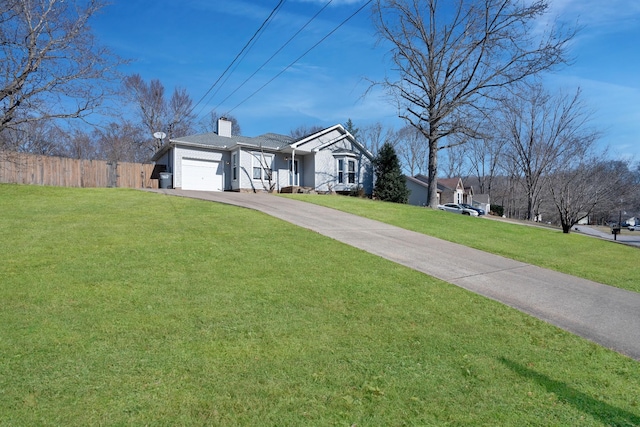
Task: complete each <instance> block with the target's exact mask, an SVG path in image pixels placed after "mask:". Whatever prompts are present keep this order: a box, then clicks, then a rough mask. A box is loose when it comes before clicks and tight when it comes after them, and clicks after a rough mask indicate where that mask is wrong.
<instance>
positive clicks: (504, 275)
mask: <svg viewBox="0 0 640 427" xmlns="http://www.w3.org/2000/svg"><path fill="white" fill-rule="evenodd" d="M149 191H153V192H157V193H162V194H166V195H172V196H182V197H189V198H195V199H201V200H208V201H212V202H219V203H226V204H230V205H235V206H240V207H244V208H249V209H255V210H258V211H261V212H264V213H266V214H268V215H271V216H274V217H276V218H280V219H282V220H284V221H287V222H290V223H292V224H295V225H298V226H300V227H304V228H307V229H309V230H313V231H315V232H317V233H320V234H323V235H325V236H328V237H330V238H332V239H335V240H338V241H340V242H343V243H346V244H348V245H351V246H354V247H356V248H359V249H362V250H365V251H367V252H370V253H372V254H375V255H378V256H381V257H383V258H386V259H388V260H391V261H394V262H396V263H398V264H402V265H404V266H406V267H409V268H412V269H414V270H417V271H420V272H423V273H425V274H428V275H430V276H433V277H436V278H438V279H441V280H444V281H446V282H449V283H451V284H453V285H456V286H459V287H462V288H464V289H467V290H469V291H471V292H474V293H477V294H480V295H483V296H486V297H488V298H491V299H493V300H496V301H499V302H501V303H504V304H506V305H509V306H511V307H513V308H516V309H518V310H520V311H522V312H525V313H528V314H530V315H532V316H535V317H537V318H539V319H541V320H544V321H546V322H548V323H551V324H553V325H556V326H558V327H560V328H562V329H564V330H567V331H569V332H572V333H574V334H576V335H579V336H581V337H583V338H586V339H588V340H591V341H593V342H596V343H598V344H600V345H603V346H605V347H607V348H610V349H612V350H615V351H617V352H619V353H622V354H624V355H627V356H629V357H631V358H634V359H636V360H639V361H640V293H636V292H631V291H626V290H623V289H619V288H615V287H612V286H607V285H603V284H600V283H596V282H592V281H589V280H585V279H581V278H578V277H574V276H570V275H568V274H563V273H558V272H556V271H552V270H547V269H544V268H540V267H536V266H533V265H530V264H526V263H523V262H519V261H514V260H511V259H508V258H504V257H501V256H498V255H493V254H489V253H487V252H483V251H480V250H477V249H472V248H468V247H466V246H462V245H459V244H455V243H451V242H447V241H445V240H441V239H437V238H434V237H430V236H426V235H424V234H420V233H416V232H413V231H409V230H405V229H402V228H399V227H395V226H392V225H388V224H385V223H382V222H378V221H373V220H370V219H366V218H362V217H359V216H356V215H352V214H349V213H345V212H341V211H338V210H335V209H331V208H326V207H322V206H318V205H314V204H311V203H305V202H301V201H297V200H292V199H287V198H283V197H275V196H273V195H269V194H253V193H234V192H202V191H183V190H149ZM461 261H462V262H461Z"/></svg>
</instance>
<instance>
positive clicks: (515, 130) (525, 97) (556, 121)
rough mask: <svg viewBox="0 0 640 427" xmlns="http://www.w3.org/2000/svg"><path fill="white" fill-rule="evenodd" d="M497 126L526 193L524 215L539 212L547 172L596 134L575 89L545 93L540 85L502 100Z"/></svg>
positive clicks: (583, 149)
mask: <svg viewBox="0 0 640 427" xmlns="http://www.w3.org/2000/svg"><path fill="white" fill-rule="evenodd" d="M502 110H503V111H502V115H501V122H500V128H501V129H502V131H503V132H504V138H505V141H506V145H505V149H504V155H505V158H506V161H507V162H508V164H510V165H512V167H513V168H514V172H515V175H516V176H519V177H521V183H522V186H523V189H524V192H525V195H526V200H527V208H526V216H525V219H527V220H533V219H535V218H536V216H537V208H538V207H539V204H540V195H541V192H542V190H543V188H544V186H545V180H546V179H547V177H549V176H551V175H552V174H554V173H555V172H556V171H557V170H558V169H559V168H561V167H563V165H565V164H568V162H570V161H571V159H572V158H574V157H575V158H582V157H583V156H584V153H587V152H588V151H589V149H590V147H591V146H592V145H593V143H594V142H595V140H596V139H597V137H598V133H597V132H596V131H594V130H593V129H592V128H590V127H589V120H590V118H591V116H590V114H589V112H588V111H587V110H586V108H585V106H584V105H583V103H582V101H581V99H580V90H579V89H578V90H577V91H576V93H575V95H572V96H568V95H564V94H557V95H555V96H552V95H549V94H548V93H547V92H546V91H545V90H544V89H543V88H542V87H541V86H540V85H535V86H528V87H527V88H526V89H524V91H523V92H521V93H518V94H515V95H513V96H512V97H510V98H508V99H505V100H504V102H502Z"/></svg>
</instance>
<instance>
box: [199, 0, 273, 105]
mask: <svg viewBox="0 0 640 427" xmlns="http://www.w3.org/2000/svg"><path fill="white" fill-rule="evenodd" d="M285 1H286V0H280V1H279V2H278V4H277V5H276V7H274V8H273V10H272V11H271V13H270V14H269V16H267V19H265V20H264V22H263V23H262V25H260V28H258V29H257V30H256V32H255V33H254V34H253V36H252V37H251V39H249V41H248V42H247V43H246V44H245V45H244V47H243V48H242V50H240V52H238V54H237V55H236V57H235V58H234V59H233V61H231V63H230V64H229V66H228V67H227V68H226V69H225V70H224V72H223V73H222V74H220V77H218V79H217V80H216V81H215V82H214V83H213V84H212V85H211V87H210V88H209V90H207V92H206V93H205V94H204V95H203V96H202V98H200V100H199V101H198V102H197V103H196V104H195V105H194V106H193V108H191V110H189V113H188V114H187V115H190V114H192V113H193V111H194V110H195V109H196V107H197V106H198V105H200V103H201V102H202V101H203V100H204V99H205V98H206V97H207V96H208V95H209V93H211V91H212V90H213V88H214V87H215V86H216V85H217V84H218V83H219V82H220V80H221V79H222V78H223V77H224V75H225V74H226V73H227V71H229V69H230V68H231V67H232V66H233V64H234V63H235V62H236V61H237V60H238V58H240V56H241V55H242V54H243V52H244V51H245V50H247V48H248V47H249V45H251V44H252V42H253V41H254V39H256V37H258V35H259V34H260V33H261V31H262V29H263V28H265V27H266V25H267V24H268V23H269V22H270V21H271V20H272V19H273V17H274V16H275V15H276V13H278V11H279V10H280V8H281V7H282V5H283V4H284V2H285ZM256 40H257V39H256ZM203 108H204V107H203ZM200 112H202V109H200ZM200 112H199V113H200ZM199 113H198V115H199Z"/></svg>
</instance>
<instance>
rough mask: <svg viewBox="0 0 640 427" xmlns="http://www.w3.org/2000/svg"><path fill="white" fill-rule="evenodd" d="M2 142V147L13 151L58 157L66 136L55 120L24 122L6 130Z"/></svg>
mask: <svg viewBox="0 0 640 427" xmlns="http://www.w3.org/2000/svg"><path fill="white" fill-rule="evenodd" d="M0 140H1V141H2V143H1V144H0V145H1V146H3V147H4V148H5V149H8V150H11V151H16V152H19V153H31V154H40V155H44V156H56V155H59V154H60V152H61V144H62V141H63V140H64V135H63V131H62V130H61V129H60V128H59V127H58V126H56V125H55V123H53V120H38V121H24V122H21V123H19V124H15V125H13V126H11V127H10V128H6V129H5V130H4V132H3V133H2V134H1V136H0Z"/></svg>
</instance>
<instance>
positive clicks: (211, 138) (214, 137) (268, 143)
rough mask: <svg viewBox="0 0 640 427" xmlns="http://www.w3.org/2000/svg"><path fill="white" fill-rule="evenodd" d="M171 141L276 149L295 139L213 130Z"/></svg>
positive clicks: (213, 145)
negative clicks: (248, 135)
mask: <svg viewBox="0 0 640 427" xmlns="http://www.w3.org/2000/svg"><path fill="white" fill-rule="evenodd" d="M172 141H174V142H177V143H184V144H198V145H208V146H211V147H220V148H227V147H232V146H234V145H236V144H243V145H251V146H255V147H265V148H273V149H277V148H280V147H283V146H286V145H289V144H291V143H292V142H294V141H295V140H294V139H293V138H291V137H290V136H286V135H279V134H276V133H266V134H264V135H260V136H256V137H253V138H252V137H247V136H231V137H225V136H220V135H218V134H217V133H215V132H210V133H201V134H197V135H189V136H183V137H181V138H174V139H172Z"/></svg>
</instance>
